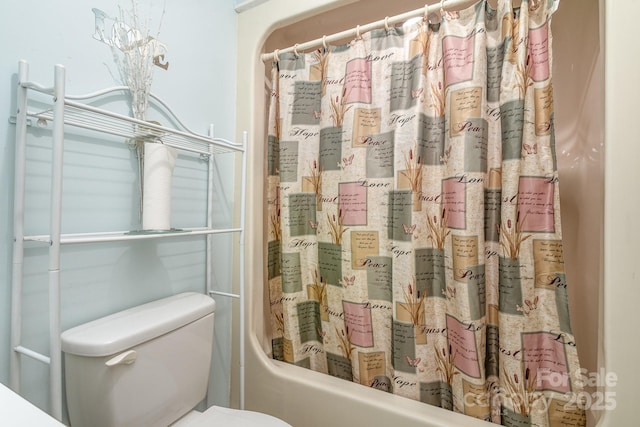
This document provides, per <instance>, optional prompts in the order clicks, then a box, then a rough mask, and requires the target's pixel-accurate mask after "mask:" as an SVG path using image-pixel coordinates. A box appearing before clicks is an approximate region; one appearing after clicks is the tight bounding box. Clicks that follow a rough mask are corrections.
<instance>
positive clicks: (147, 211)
mask: <svg viewBox="0 0 640 427" xmlns="http://www.w3.org/2000/svg"><path fill="white" fill-rule="evenodd" d="M177 157H178V152H177V150H176V149H175V148H172V147H168V146H166V145H163V144H159V143H151V142H146V143H145V144H144V181H143V182H144V188H143V197H142V228H143V229H144V230H156V231H166V230H170V229H171V186H172V181H173V168H174V166H175V163H176V158H177Z"/></svg>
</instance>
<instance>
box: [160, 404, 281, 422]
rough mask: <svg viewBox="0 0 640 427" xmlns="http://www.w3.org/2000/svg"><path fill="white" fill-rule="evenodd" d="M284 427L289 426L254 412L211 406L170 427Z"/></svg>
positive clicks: (274, 418)
mask: <svg viewBox="0 0 640 427" xmlns="http://www.w3.org/2000/svg"><path fill="white" fill-rule="evenodd" d="M207 426H209V427H210V426H224V427H286V426H289V427H291V426H290V425H289V424H287V423H285V422H284V421H282V420H280V419H278V418H276V417H272V416H271V415H267V414H263V413H260V412H254V411H240V410H238V409H229V408H223V407H220V406H212V407H210V408H209V409H207V410H206V411H204V412H202V413H200V412H196V411H192V412H191V413H189V414H188V415H187V416H185V417H184V418H181V419H180V420H178V421H177V422H176V423H175V424H172V425H171V427H207Z"/></svg>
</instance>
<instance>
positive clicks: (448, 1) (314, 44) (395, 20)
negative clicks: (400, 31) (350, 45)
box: [261, 0, 560, 62]
mask: <svg viewBox="0 0 640 427" xmlns="http://www.w3.org/2000/svg"><path fill="white" fill-rule="evenodd" d="M479 1H480V0H441V1H440V2H438V3H436V4H432V5H425V6H424V7H422V8H420V9H416V10H412V11H410V12H405V13H402V14H400V15H396V16H392V17H389V16H387V17H386V18H384V19H381V20H379V21H376V22H372V23H370V24H366V25H358V26H357V27H355V28H352V29H350V30H346V31H342V32H340V33H335V34H332V35H330V36H326V35H325V36H322V37H321V38H319V39H315V40H311V41H308V42H306V43H301V44H296V45H295V46H291V47H288V48H286V49H276V50H274V51H273V52H271V53H263V54H262V55H261V59H262V61H263V62H267V61H272V60H273V59H274V58H275V57H276V56H277V55H279V54H281V53H288V52H298V51H304V50H307V49H315V48H318V47H320V46H325V47H326V46H327V43H331V42H334V41H337V40H342V39H346V38H349V37H350V38H353V37H357V36H359V35H360V34H361V33H364V32H367V31H371V30H375V29H378V28H382V27H389V25H395V24H399V23H401V22H404V21H406V20H407V19H411V18H415V17H417V16H421V15H422V16H428V15H429V14H430V13H432V12H433V11H434V10H437V11H439V12H442V11H445V10H451V9H455V8H459V7H463V6H465V7H466V6H470V5H471V4H474V3H478V2H479ZM559 4H560V0H553V6H552V9H551V13H553V12H555V11H556V10H557V9H558V5H559Z"/></svg>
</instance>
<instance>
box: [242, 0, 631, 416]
mask: <svg viewBox="0 0 640 427" xmlns="http://www.w3.org/2000/svg"><path fill="white" fill-rule="evenodd" d="M434 2H435V1H433V0H430V1H429V3H434ZM613 3H614V2H613V1H608V0H561V4H560V8H559V10H558V11H557V12H556V14H555V15H554V17H553V24H552V25H553V31H554V41H553V43H554V44H553V46H554V69H553V73H554V93H555V102H556V104H555V111H556V112H555V114H556V144H557V155H558V169H559V176H560V186H561V190H560V191H561V203H562V222H563V231H564V249H565V250H564V252H565V267H566V270H567V280H568V281H569V284H570V291H569V293H570V303H571V304H570V310H571V316H572V325H573V329H574V332H575V335H576V342H577V345H578V352H579V357H580V360H581V365H582V367H583V368H585V369H586V370H587V371H588V372H590V373H591V372H594V373H597V372H600V373H603V372H609V373H614V374H616V375H617V378H618V379H617V381H616V382H615V384H609V385H608V386H606V387H605V386H604V384H601V383H600V382H597V384H592V386H591V387H587V389H586V392H587V393H589V394H590V395H591V396H592V397H594V398H596V397H597V396H598V393H604V392H609V393H614V394H613V396H614V403H615V405H614V406H616V409H615V410H612V411H605V410H600V408H599V407H598V405H593V407H592V408H591V409H590V410H588V411H587V417H588V425H590V426H595V425H598V426H621V425H628V424H626V422H628V420H631V419H634V418H635V415H634V413H635V407H634V402H633V396H634V395H636V393H634V392H633V391H632V390H634V388H635V384H636V383H638V381H640V380H639V378H638V374H637V371H635V370H634V369H633V365H632V363H633V362H634V359H637V354H638V350H640V348H639V346H638V344H637V343H632V342H629V341H630V340H627V339H625V338H624V336H623V335H622V331H621V330H619V329H617V328H618V327H619V324H621V322H624V323H628V322H631V323H630V325H632V326H631V328H632V327H633V324H634V323H638V322H640V314H639V313H640V310H638V308H637V307H636V306H635V305H634V300H635V301H640V292H639V290H638V289H640V286H638V285H640V283H638V282H639V281H640V259H639V258H640V257H638V255H637V253H638V249H637V246H638V243H636V242H640V227H639V226H638V225H637V224H638V223H639V222H638V221H637V220H636V222H635V224H636V225H634V223H633V222H630V221H629V220H630V218H632V214H631V213H632V212H636V213H637V212H639V211H640V201H639V199H640V197H639V196H638V194H639V193H640V192H639V191H638V190H634V186H633V185H634V181H635V182H640V172H639V171H640V168H638V167H637V166H636V165H637V163H638V159H640V144H639V143H638V141H637V138H635V137H634V135H635V132H634V130H633V126H635V125H636V124H637V122H638V120H637V119H635V117H634V116H632V115H631V114H633V110H632V109H630V108H627V109H624V108H621V109H620V110H621V111H620V112H615V113H614V111H615V110H614V109H615V108H617V107H620V106H623V105H634V104H635V103H634V101H633V100H634V98H635V99H640V96H639V89H638V87H639V86H640V85H638V84H636V85H635V86H633V85H625V84H624V82H625V81H631V80H630V79H631V77H632V76H634V75H635V76H638V75H640V72H639V70H640V64H639V63H638V58H637V56H636V57H633V56H631V55H626V56H622V55H621V54H620V52H623V51H624V49H625V48H628V43H629V42H632V41H633V40H635V37H634V36H633V35H631V33H630V34H625V31H628V32H630V31H631V29H632V28H634V26H635V27H637V25H636V24H634V23H632V22H631V21H629V20H630V19H631V18H630V17H631V16H634V15H635V16H640V4H638V2H634V1H632V0H616V1H615V6H614V5H613ZM363 4H365V1H364V0H361V1H358V0H305V1H294V0H268V1H266V2H265V1H264V0H249V1H246V2H244V3H241V4H240V5H239V6H238V11H239V15H238V63H237V72H238V80H237V81H238V82H239V84H238V88H237V114H236V116H237V118H238V119H237V131H238V134H240V132H242V131H248V133H249V150H248V152H249V169H248V170H250V171H251V172H252V173H251V175H250V176H249V177H248V200H247V212H248V213H247V218H246V226H247V233H246V235H247V236H248V241H247V242H246V245H245V250H246V257H247V259H249V260H251V262H249V263H247V267H246V271H245V274H246V283H247V284H248V285H247V286H248V289H247V295H248V298H247V307H246V308H247V310H246V313H247V316H248V319H247V324H248V327H249V331H248V334H247V338H246V340H247V341H246V368H245V369H246V371H245V378H246V391H245V407H246V408H247V409H251V410H257V411H261V412H266V413H270V414H273V415H275V416H277V417H280V418H282V419H284V420H286V421H287V422H289V423H291V424H292V425H294V426H304V427H314V426H322V427H326V426H328V425H331V426H342V425H349V424H351V423H353V425H403V426H452V425H455V426H481V425H484V426H489V425H491V424H488V423H485V422H482V421H479V420H475V419H473V418H470V417H467V416H463V415H459V414H455V413H453V412H449V411H445V410H442V409H440V408H436V407H432V406H429V405H426V404H423V403H420V402H416V401H412V400H409V399H405V398H402V397H398V396H394V395H391V394H386V393H382V392H379V391H377V390H373V389H369V388H367V387H363V386H361V385H358V384H355V383H349V382H346V381H343V380H340V379H336V378H334V377H331V376H329V375H324V374H319V373H316V372H312V371H310V370H306V369H303V368H298V367H295V366H292V365H288V364H285V363H280V362H277V361H274V360H272V359H271V358H270V356H269V353H270V351H271V349H270V346H271V341H270V335H269V331H268V330H267V328H268V322H266V321H265V319H266V318H267V317H266V316H268V310H269V306H268V301H266V298H265V297H264V294H263V285H262V284H263V283H264V271H265V265H264V263H263V258H264V257H263V251H264V246H265V242H264V233H265V230H266V227H265V222H266V217H265V215H264V200H263V194H264V179H263V177H264V163H265V161H264V158H265V152H264V147H265V144H264V141H265V139H266V137H265V134H266V128H265V117H266V114H267V111H266V105H267V103H268V96H267V95H268V88H267V90H265V75H266V74H267V75H268V74H269V73H270V67H271V65H270V64H267V65H266V66H265V64H264V63H263V62H262V61H261V59H260V54H261V53H264V52H271V51H273V50H274V49H276V48H285V47H289V46H293V45H294V44H295V43H302V42H305V41H309V40H313V39H316V38H319V37H321V36H322V35H323V34H327V35H328V34H332V33H335V32H339V31H342V30H346V29H350V28H353V27H355V26H356V25H358V24H367V23H369V22H373V21H377V20H380V19H383V18H384V17H385V16H392V15H395V14H399V13H403V12H406V11H410V10H414V9H418V8H421V7H423V6H424V0H418V1H415V0H395V1H393V2H389V1H387V0H366V5H365V7H362V5H363ZM356 11H357V13H356ZM605 11H606V13H605ZM605 16H606V19H605ZM627 21H628V22H627ZM623 24H626V25H628V26H627V27H623V26H622V25H623ZM605 35H606V43H605V37H604V36H605ZM627 40H628V41H627ZM265 67H266V74H265ZM605 72H606V73H605ZM605 74H606V79H605ZM605 82H606V86H607V91H606V96H605ZM625 102H626V103H631V104H625ZM605 111H606V113H605ZM627 115H628V116H629V117H627ZM634 119H635V120H634ZM634 140H635V142H634V143H633V144H630V141H634ZM605 141H607V142H608V143H607V144H605ZM605 145H606V154H607V155H606V161H605V155H604V150H605ZM634 191H635V193H634ZM605 195H606V197H605ZM621 206H622V207H624V212H622V211H621V208H620V207H621ZM625 212H627V213H626V214H625ZM636 216H637V214H636ZM623 225H626V226H623ZM634 248H636V249H635V251H636V255H635V256H634V252H633V251H634ZM633 282H635V286H634V283H633ZM628 329H629V328H627V330H628ZM237 377H238V376H237V375H236V379H237ZM237 384H238V382H237V381H234V383H233V385H232V387H234V388H236V387H237ZM236 391H237V390H236ZM235 395H236V393H232V396H235ZM232 404H236V405H237V404H238V402H233V401H232ZM626 420H627V421H626Z"/></svg>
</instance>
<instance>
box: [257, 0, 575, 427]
mask: <svg viewBox="0 0 640 427" xmlns="http://www.w3.org/2000/svg"><path fill="white" fill-rule="evenodd" d="M550 4H551V2H542V1H529V2H527V1H523V2H522V6H521V7H520V8H519V9H513V8H512V5H511V2H510V1H508V0H500V1H499V2H498V6H497V9H495V10H494V9H491V7H490V6H489V5H488V4H487V3H486V2H485V1H480V2H478V3H477V4H475V5H474V6H471V7H469V8H467V9H465V10H462V11H459V12H455V13H445V16H444V17H443V19H442V21H441V23H440V24H439V25H429V24H428V23H426V22H421V23H418V24H407V25H405V26H403V27H402V28H391V29H389V30H375V31H372V32H369V33H366V34H363V35H362V36H361V37H359V38H358V39H356V40H353V41H352V42H351V43H350V44H348V45H344V46H339V47H332V48H330V49H322V50H319V51H316V52H313V53H308V54H283V55H281V56H280V58H279V60H278V61H277V62H276V64H275V65H274V70H273V78H274V85H273V87H274V88H275V89H274V93H273V96H272V100H271V112H270V119H269V126H270V127H269V141H268V159H267V163H268V172H269V173H268V177H267V181H268V191H267V199H268V218H269V235H268V240H269V241H268V253H267V254H266V257H267V263H268V273H269V274H268V284H267V285H268V290H269V298H270V302H271V307H272V330H273V356H274V358H276V359H280V360H283V361H286V362H289V363H293V364H296V365H299V366H303V367H307V368H310V369H314V370H316V371H321V372H325V373H328V374H330V375H333V376H336V377H339V378H343V379H346V380H349V381H355V382H358V383H360V384H362V385H364V386H368V387H373V388H377V389H380V390H382V391H385V392H390V393H395V394H398V395H402V396H405V397H408V398H411V399H416V400H420V401H423V402H425V403H428V404H432V405H436V406H440V407H443V408H447V409H451V410H454V411H457V412H461V413H465V414H468V415H470V416H474V417H477V418H481V419H485V420H488V421H493V422H496V423H502V424H504V425H509V426H523V425H538V426H556V425H561V423H563V422H566V421H567V420H569V421H571V423H573V425H584V423H585V413H584V411H583V410H582V409H580V408H578V407H576V406H575V405H573V404H572V402H575V396H576V394H575V393H577V392H579V391H580V390H581V383H580V377H579V371H578V369H579V362H578V357H577V352H576V346H575V343H574V338H573V334H572V331H571V326H570V322H569V313H568V302H567V291H566V286H567V284H566V280H565V273H564V265H563V256H562V234H561V226H560V204H559V188H558V179H557V167H556V157H555V140H554V133H553V96H552V86H551V78H552V76H551V70H552V49H551V30H550V18H551V16H550V15H551V9H550Z"/></svg>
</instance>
